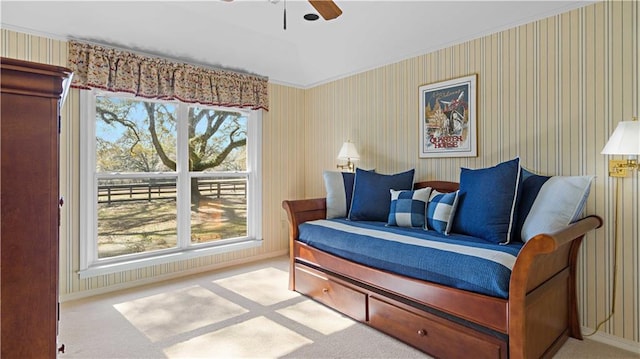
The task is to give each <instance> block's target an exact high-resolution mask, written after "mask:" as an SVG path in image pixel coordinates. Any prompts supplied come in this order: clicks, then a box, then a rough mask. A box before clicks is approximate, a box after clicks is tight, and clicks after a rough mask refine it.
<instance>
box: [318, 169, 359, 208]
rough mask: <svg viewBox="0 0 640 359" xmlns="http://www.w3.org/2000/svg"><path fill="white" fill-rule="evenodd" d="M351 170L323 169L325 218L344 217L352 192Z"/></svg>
mask: <svg viewBox="0 0 640 359" xmlns="http://www.w3.org/2000/svg"><path fill="white" fill-rule="evenodd" d="M354 177H355V174H354V173H352V172H337V171H324V172H323V173H322V178H323V180H324V189H325V191H326V192H327V197H326V202H327V219H330V218H346V217H347V213H349V207H350V206H351V196H352V194H353V179H354Z"/></svg>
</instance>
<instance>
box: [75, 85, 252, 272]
mask: <svg viewBox="0 0 640 359" xmlns="http://www.w3.org/2000/svg"><path fill="white" fill-rule="evenodd" d="M96 96H113V97H119V98H132V99H135V98H136V97H135V96H133V95H131V94H123V93H117V94H114V93H107V92H101V91H98V90H81V91H80V113H81V118H82V120H81V121H80V271H79V274H80V278H81V279H84V278H90V277H94V276H98V275H104V274H110V273H115V272H121V271H126V270H131V269H137V268H142V267H148V266H152V265H157V264H163V263H170V262H175V261H181V260H185V259H190V258H196V257H203V256H210V255H214V254H218V253H225V252H230V251H236V250H242V249H246V248H253V247H258V246H260V245H262V165H261V153H262V111H260V110H246V109H239V108H230V107H213V106H201V107H203V108H208V109H214V110H215V109H219V110H225V111H229V110H232V111H238V112H241V113H243V114H244V115H246V116H247V157H248V161H247V162H248V163H247V171H239V172H189V171H188V168H187V169H186V171H185V169H184V168H181V166H184V164H185V163H188V161H187V160H188V156H189V154H188V150H187V148H186V146H180V145H178V148H177V153H176V155H177V157H178V158H177V169H176V172H161V173H154V174H153V177H154V178H176V180H177V181H176V185H177V186H178V188H176V190H177V192H178V201H177V212H178V218H177V227H178V239H177V245H176V248H170V249H164V250H158V251H151V252H143V253H136V254H128V255H122V256H117V257H111V258H102V259H99V258H98V249H97V223H98V219H97V200H96V199H97V198H98V195H97V187H98V186H97V184H98V178H100V179H105V178H110V175H109V174H97V173H96V134H95V127H96V120H95V118H96V113H95V109H96ZM139 100H141V101H150V100H149V99H146V98H139ZM158 102H163V101H158ZM164 102H167V101H164ZM171 102H172V103H175V104H176V105H177V106H178V112H181V113H179V114H178V123H177V143H178V144H180V143H182V144H185V143H187V140H188V138H187V136H188V126H189V124H188V121H187V120H186V118H187V111H188V108H189V106H200V105H198V104H185V103H181V102H178V101H171ZM238 175H245V176H246V178H247V189H246V190H247V236H246V237H241V238H234V239H228V240H219V241H214V242H209V243H200V244H197V245H193V244H191V235H190V231H191V219H190V206H191V203H190V196H189V195H181V194H185V193H186V194H189V191H190V186H189V183H190V178H192V177H212V176H216V177H224V176H238ZM127 177H131V178H136V177H144V178H148V177H149V174H148V173H141V174H136V173H132V174H127Z"/></svg>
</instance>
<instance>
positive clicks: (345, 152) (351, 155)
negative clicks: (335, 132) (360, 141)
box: [338, 141, 360, 160]
mask: <svg viewBox="0 0 640 359" xmlns="http://www.w3.org/2000/svg"><path fill="white" fill-rule="evenodd" d="M338 159H339V160H348V159H351V160H359V159H360V155H359V154H358V150H356V145H354V144H353V143H352V142H348V141H347V142H345V143H343V144H342V148H340V152H339V153H338Z"/></svg>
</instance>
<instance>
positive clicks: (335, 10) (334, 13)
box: [222, 0, 342, 30]
mask: <svg viewBox="0 0 640 359" xmlns="http://www.w3.org/2000/svg"><path fill="white" fill-rule="evenodd" d="M222 1H225V2H232V1H233V0H222ZM269 1H270V2H271V3H273V4H276V3H278V2H279V1H280V0H269ZM307 1H309V3H310V4H311V5H312V6H313V7H314V8H315V9H316V11H317V12H318V13H319V14H320V16H322V18H323V19H325V20H333V19H335V18H337V17H338V16H340V15H342V9H340V7H338V5H336V3H335V2H334V1H333V0H307ZM284 4H285V5H284V29H285V30H286V29H287V0H284ZM315 18H316V19H317V16H316V17H315ZM305 19H306V16H305ZM313 20H315V19H313Z"/></svg>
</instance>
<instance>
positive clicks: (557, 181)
mask: <svg viewBox="0 0 640 359" xmlns="http://www.w3.org/2000/svg"><path fill="white" fill-rule="evenodd" d="M540 177H543V176H540ZM592 180H593V176H553V177H549V178H548V179H547V180H546V181H545V182H544V183H543V184H542V186H541V187H540V191H539V193H538V194H537V196H536V197H535V200H534V201H533V204H532V205H531V209H530V210H529V212H528V214H527V216H526V218H525V219H524V223H523V224H522V230H521V232H520V237H521V238H522V241H523V242H526V241H528V240H529V239H531V238H532V237H534V236H535V235H536V234H539V233H552V232H555V231H557V230H559V229H562V228H564V227H566V226H567V225H569V224H570V223H573V222H575V221H577V220H578V219H580V216H581V215H582V211H583V210H584V206H585V204H586V202H587V198H588V197H589V192H590V190H591V181H592Z"/></svg>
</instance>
